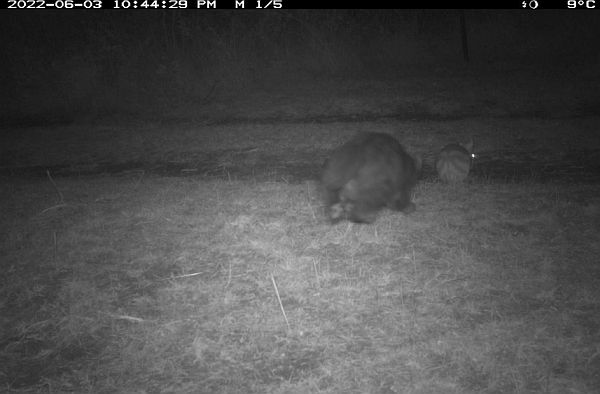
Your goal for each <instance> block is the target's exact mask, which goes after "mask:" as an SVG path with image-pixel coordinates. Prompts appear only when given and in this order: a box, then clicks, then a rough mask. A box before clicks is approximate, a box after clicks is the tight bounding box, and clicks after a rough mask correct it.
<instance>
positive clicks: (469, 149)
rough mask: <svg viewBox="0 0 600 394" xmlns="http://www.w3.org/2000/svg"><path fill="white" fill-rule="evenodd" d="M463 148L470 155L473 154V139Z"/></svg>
mask: <svg viewBox="0 0 600 394" xmlns="http://www.w3.org/2000/svg"><path fill="white" fill-rule="evenodd" d="M463 147H464V148H465V149H466V150H468V151H469V153H473V138H471V139H470V140H469V142H467V143H466V144H463Z"/></svg>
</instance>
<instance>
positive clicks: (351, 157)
mask: <svg viewBox="0 0 600 394" xmlns="http://www.w3.org/2000/svg"><path fill="white" fill-rule="evenodd" d="M420 167H421V161H420V160H418V159H415V158H413V157H412V156H410V155H409V154H408V153H407V152H406V150H404V148H403V147H402V145H400V143H399V142H398V141H397V140H396V139H395V138H394V137H392V136H390V135H388V134H383V133H363V134H359V135H358V136H356V137H355V138H353V139H351V140H350V141H348V142H346V143H345V144H344V145H342V146H341V147H339V148H338V149H336V150H334V151H333V153H332V154H331V157H330V158H329V159H328V160H327V161H326V162H325V165H324V170H323V174H322V178H321V181H322V183H323V187H324V189H325V203H326V207H327V209H328V215H329V218H330V219H331V221H332V223H336V222H338V221H340V220H344V219H347V220H350V221H353V222H356V223H372V222H374V221H375V219H376V218H377V213H378V212H379V211H380V210H381V209H382V208H384V207H387V208H390V209H393V210H396V211H402V212H404V213H410V212H413V211H414V210H415V204H414V203H412V202H411V189H412V188H413V187H414V186H415V184H416V183H417V178H418V173H419V171H420Z"/></svg>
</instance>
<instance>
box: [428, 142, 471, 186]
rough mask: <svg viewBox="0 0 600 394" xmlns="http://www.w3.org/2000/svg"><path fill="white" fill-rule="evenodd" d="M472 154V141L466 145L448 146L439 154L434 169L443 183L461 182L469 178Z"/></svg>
mask: <svg viewBox="0 0 600 394" xmlns="http://www.w3.org/2000/svg"><path fill="white" fill-rule="evenodd" d="M474 158H475V155H474V154H473V140H471V141H469V142H468V143H466V144H448V145H446V146H445V147H444V148H443V149H442V151H441V152H440V154H439V156H438V159H437V161H436V163H435V169H436V170H437V173H438V176H439V177H440V179H441V180H442V181H443V182H447V183H458V182H463V181H464V180H465V179H467V177H468V176H469V171H470V170H471V164H472V162H473V159H474Z"/></svg>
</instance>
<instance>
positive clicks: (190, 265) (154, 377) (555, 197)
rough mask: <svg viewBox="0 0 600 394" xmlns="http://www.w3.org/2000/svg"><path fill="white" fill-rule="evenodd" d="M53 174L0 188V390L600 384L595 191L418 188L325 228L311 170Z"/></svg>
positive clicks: (479, 185) (468, 388)
mask: <svg viewBox="0 0 600 394" xmlns="http://www.w3.org/2000/svg"><path fill="white" fill-rule="evenodd" d="M55 181H56V187H57V188H58V190H60V191H61V193H62V195H63V196H64V203H65V205H64V206H56V204H57V202H59V198H58V195H57V192H56V189H55V187H54V186H53V185H52V184H51V183H50V182H49V181H48V180H40V181H35V182H31V181H30V182H22V183H20V182H17V181H8V180H5V182H4V183H5V186H4V187H3V188H2V189H1V191H0V200H1V201H2V216H1V219H0V220H1V223H0V228H2V238H1V255H2V269H3V272H4V274H3V275H2V282H1V297H0V299H1V300H2V303H1V304H0V316H1V327H0V332H1V333H2V334H1V337H0V345H1V346H0V366H1V367H0V384H1V387H3V388H4V389H6V390H8V391H10V392H23V393H25V392H38V391H43V392H53V393H54V392H94V393H109V392H111V393H112V392H121V393H154V392H177V393H185V392H188V393H306V392H314V393H469V392H473V393H474V392H485V393H507V392H520V393H529V392H545V393H567V392H570V393H592V392H595V390H597V387H600V375H599V374H598V371H599V370H600V348H599V347H598V343H600V341H599V339H600V338H599V335H600V334H599V333H600V331H599V330H600V299H599V295H600V290H599V289H600V286H599V283H598V281H599V279H598V278H600V266H599V265H598V256H599V255H600V235H599V234H600V224H599V223H600V220H599V219H600V197H598V196H600V188H599V187H598V186H576V185H568V186H567V185H564V186H549V185H545V186H544V185H536V184H534V183H528V184H488V183H484V182H474V183H470V184H466V185H461V186H456V187H452V186H446V185H442V184H438V183H435V182H424V183H421V184H420V185H419V186H418V188H417V191H416V194H417V199H416V202H417V204H418V211H417V212H415V213H414V214H413V215H411V216H403V215H400V214H393V213H390V212H384V213H383V214H382V215H381V217H380V218H379V220H378V221H377V223H376V224H375V225H372V226H358V225H351V224H347V223H342V224H340V225H337V226H330V225H328V224H326V223H325V221H324V220H323V214H322V208H321V203H320V200H319V198H318V197H319V196H318V194H317V190H316V185H314V184H313V183H303V184H295V185H291V184H286V183H281V182H280V183H276V182H261V183H257V182H252V181H233V182H231V181H224V180H213V181H206V180H204V181H203V180H198V179H189V178H152V177H146V178H143V179H139V178H127V177H122V178H81V179H55ZM50 207H54V208H52V209H47V208H50ZM274 285H276V288H277V291H276V289H275V286H274ZM278 297H279V298H278ZM282 311H284V312H285V316H284V314H283V313H282ZM286 319H287V323H286Z"/></svg>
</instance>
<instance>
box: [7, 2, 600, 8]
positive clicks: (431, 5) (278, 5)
mask: <svg viewBox="0 0 600 394" xmlns="http://www.w3.org/2000/svg"><path fill="white" fill-rule="evenodd" d="M597 2H600V0H486V1H485V2H479V3H477V4H476V5H477V7H473V5H474V3H473V2H471V1H467V0H463V1H462V2H461V1H454V2H452V3H451V4H448V3H445V2H442V0H431V1H427V2H424V1H422V0H418V1H417V0H404V1H402V2H397V3H396V2H390V1H389V0H370V1H369V2H368V4H367V5H368V6H369V7H368V8H369V9H377V8H379V9H392V8H398V9H521V10H538V9H563V10H575V9H578V10H593V9H596V4H597ZM0 4H2V8H5V9H46V8H48V9H117V10H124V9H257V10H260V9H282V8H285V9H320V8H328V9H351V8H354V7H348V5H349V4H355V3H349V2H348V1H344V0H0ZM361 4H362V3H361ZM362 5H364V4H362ZM391 5H393V7H391Z"/></svg>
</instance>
